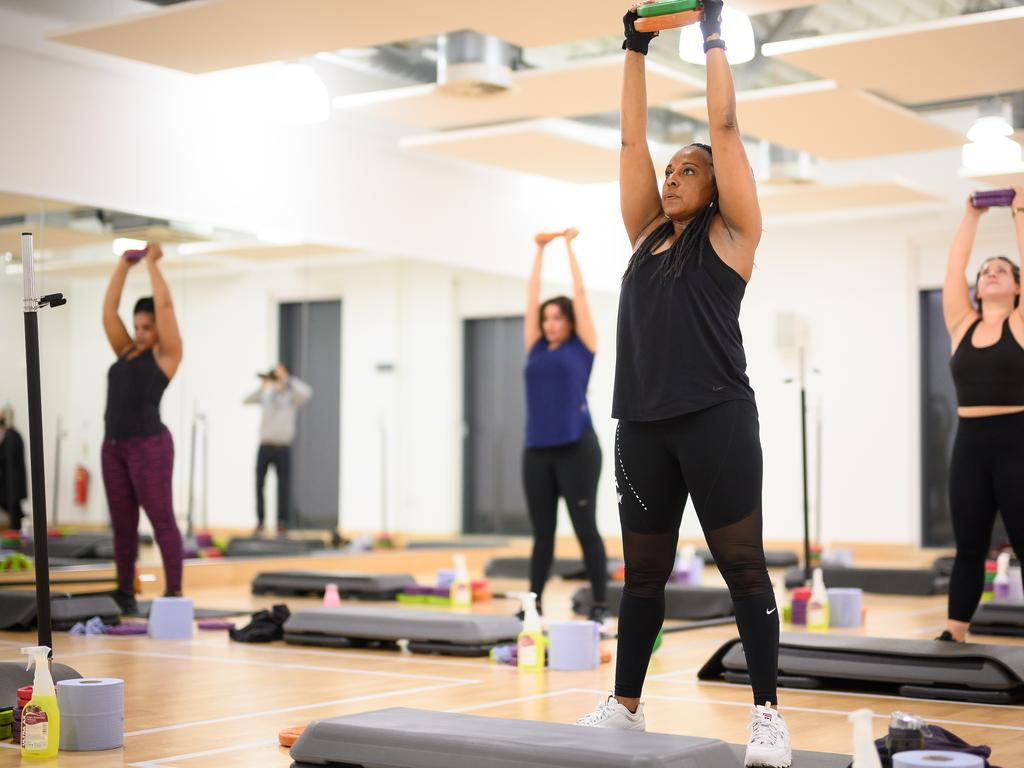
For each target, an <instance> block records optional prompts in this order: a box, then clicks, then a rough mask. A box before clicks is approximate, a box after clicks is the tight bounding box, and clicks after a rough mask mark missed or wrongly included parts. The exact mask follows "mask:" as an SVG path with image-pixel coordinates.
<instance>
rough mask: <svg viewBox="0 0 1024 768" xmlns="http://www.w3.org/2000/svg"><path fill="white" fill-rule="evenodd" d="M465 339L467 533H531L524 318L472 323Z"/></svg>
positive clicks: (464, 522) (468, 323)
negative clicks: (526, 492)
mask: <svg viewBox="0 0 1024 768" xmlns="http://www.w3.org/2000/svg"><path fill="white" fill-rule="evenodd" d="M463 341H464V345H463V349H464V350H465V365H464V368H463V370H464V371H465V374H464V375H465V382H464V410H463V413H464V414H465V421H466V423H465V432H464V437H463V463H462V466H463V473H462V476H463V494H462V498H463V502H462V527H463V532H465V533H504V534H529V533H530V532H531V529H530V522H529V518H528V517H527V514H526V500H525V498H524V496H523V483H522V472H521V462H522V453H523V435H524V432H525V429H526V401H525V394H524V390H523V363H524V361H525V357H526V356H525V354H524V352H523V319H522V318H521V317H508V318H493V319H486V320H467V321H466V322H465V325H464V332H463Z"/></svg>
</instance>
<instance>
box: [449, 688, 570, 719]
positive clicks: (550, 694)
mask: <svg viewBox="0 0 1024 768" xmlns="http://www.w3.org/2000/svg"><path fill="white" fill-rule="evenodd" d="M577 692H578V689H576V688H565V689H563V690H560V691H547V692H545V693H535V694H533V695H532V696H519V697H518V698H515V699H503V700H501V701H492V702H488V703H487V704H474V705H472V706H469V707H458V708H456V709H446V710H445V712H449V713H451V714H455V713H465V712H476V711H477V710H480V709H494V708H495V707H505V706H508V705H509V704H522V703H525V702H527V701H537V700H538V699H551V698H554V697H555V696H564V695H565V694H567V693H577Z"/></svg>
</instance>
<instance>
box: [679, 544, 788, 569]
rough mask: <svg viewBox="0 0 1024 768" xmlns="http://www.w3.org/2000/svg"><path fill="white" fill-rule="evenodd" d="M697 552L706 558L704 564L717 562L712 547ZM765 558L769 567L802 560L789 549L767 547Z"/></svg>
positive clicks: (786, 565)
mask: <svg viewBox="0 0 1024 768" xmlns="http://www.w3.org/2000/svg"><path fill="white" fill-rule="evenodd" d="M697 554H698V555H699V556H700V557H701V558H703V559H704V565H714V564H715V557H714V555H712V554H711V550H710V549H707V548H704V549H698V550H697ZM764 560H765V564H766V565H767V566H768V567H769V568H789V567H790V566H791V565H797V564H798V563H799V562H800V557H799V556H798V555H797V553H796V552H793V551H792V550H789V549H766V550H765V551H764Z"/></svg>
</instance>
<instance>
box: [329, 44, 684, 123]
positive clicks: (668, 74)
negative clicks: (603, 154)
mask: <svg viewBox="0 0 1024 768" xmlns="http://www.w3.org/2000/svg"><path fill="white" fill-rule="evenodd" d="M703 90H704V83H703V82H702V81H699V80H696V79H694V78H691V77H689V76H687V75H685V74H683V73H682V72H678V71H676V70H673V69H671V68H669V67H665V66H662V65H659V64H657V63H656V62H648V64H647V93H648V101H649V103H651V104H654V105H659V104H667V103H669V102H671V101H673V100H675V99H680V98H683V97H686V96H690V95H692V94H694V93H700V92H701V91H703ZM621 91H622V57H621V56H619V55H617V54H615V55H612V56H603V57H601V58H597V59H588V60H585V61H581V62H577V63H573V64H569V65H566V66H564V67H559V68H556V69H544V70H526V71H523V72H521V73H516V74H515V75H513V78H512V87H511V88H510V89H509V90H508V91H505V92H504V93H498V94H492V95H488V96H478V97H462V96H455V95H452V94H450V93H448V92H446V91H445V90H443V89H441V88H437V87H436V86H433V85H414V86H410V87H409V88H396V89H393V90H389V91H380V92H378V93H374V94H367V95H363V94H359V95H356V96H353V97H342V98H340V99H337V100H336V101H335V106H336V107H340V108H343V109H344V108H351V109H356V110H359V111H363V112H370V113H372V114H374V115H377V116H379V117H386V118H389V119H392V120H396V121H398V122H401V123H405V124H407V125H415V126H417V127H419V128H429V129H432V130H440V129H443V128H459V127H465V126H470V125H482V124H485V123H501V122H510V121H514V120H527V119H533V118H542V117H575V116H578V115H591V114H597V113H600V112H610V111H613V110H617V109H618V108H619V101H620V97H621Z"/></svg>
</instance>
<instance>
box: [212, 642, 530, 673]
mask: <svg viewBox="0 0 1024 768" xmlns="http://www.w3.org/2000/svg"><path fill="white" fill-rule="evenodd" d="M193 642H194V644H195V645H201V646H203V647H209V648H225V649H226V648H230V647H232V646H225V645H223V644H222V643H219V642H217V641H208V640H204V641H199V640H196V641H193ZM510 642H511V641H510ZM245 650H247V651H256V652H258V653H294V654H300V655H304V656H322V657H325V658H330V659H338V658H344V659H368V660H370V661H384V662H389V663H391V664H430V665H432V666H441V667H462V668H465V669H475V670H477V671H479V670H481V669H487V670H497V669H500V670H502V671H510V672H515V671H517V670H516V668H515V667H512V666H509V665H507V664H501V665H497V664H489V663H487V659H486V658H485V657H480V663H474V662H472V661H455V660H453V659H438V658H435V657H432V656H417V655H416V654H405V653H401V652H398V653H396V652H394V651H391V652H390V653H391V655H390V656H388V655H385V654H387V653H389V652H388V651H381V652H380V655H379V656H378V655H374V654H372V653H360V652H357V651H349V650H347V649H344V648H338V649H336V650H332V651H317V650H312V649H308V648H307V649H305V650H302V649H299V648H294V647H292V646H289V647H287V648H278V647H276V646H270V647H268V648H266V647H260V648H246V649H245Z"/></svg>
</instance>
